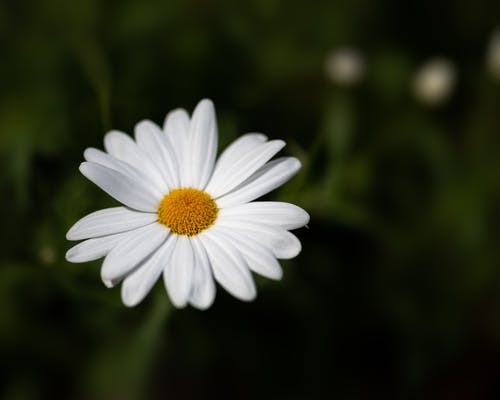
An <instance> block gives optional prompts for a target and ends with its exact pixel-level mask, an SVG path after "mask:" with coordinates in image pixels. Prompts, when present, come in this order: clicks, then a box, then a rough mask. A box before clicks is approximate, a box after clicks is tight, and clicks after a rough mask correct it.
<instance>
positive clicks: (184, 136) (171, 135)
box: [163, 108, 189, 186]
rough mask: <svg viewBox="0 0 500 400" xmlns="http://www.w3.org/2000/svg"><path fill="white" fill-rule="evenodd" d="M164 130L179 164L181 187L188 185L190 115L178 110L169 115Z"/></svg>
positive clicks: (180, 109)
mask: <svg viewBox="0 0 500 400" xmlns="http://www.w3.org/2000/svg"><path fill="white" fill-rule="evenodd" d="M163 130H164V131H165V136H166V137H167V140H169V141H170V143H171V144H172V147H173V149H174V152H175V154H176V156H177V161H178V163H179V179H180V183H181V186H186V185H187V175H188V174H187V172H186V167H187V161H186V151H187V145H188V132H189V115H188V113H187V112H186V110H183V109H182V108H178V109H176V110H173V111H171V112H169V113H168V114H167V117H166V118H165V123H164V124H163Z"/></svg>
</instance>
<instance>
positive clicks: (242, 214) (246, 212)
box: [219, 201, 309, 229]
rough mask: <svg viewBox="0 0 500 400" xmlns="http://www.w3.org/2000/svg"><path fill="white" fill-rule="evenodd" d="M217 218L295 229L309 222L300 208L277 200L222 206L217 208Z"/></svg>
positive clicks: (306, 214) (305, 213)
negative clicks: (219, 208)
mask: <svg viewBox="0 0 500 400" xmlns="http://www.w3.org/2000/svg"><path fill="white" fill-rule="evenodd" d="M219 218H229V219H233V220H239V221H250V222H255V223H259V224H265V225H273V226H279V227H281V228H283V229H297V228H300V227H302V226H304V225H307V223H308V222H309V214H308V213H307V212H305V211H304V210H303V209H302V208H300V207H297V206H296V205H294V204H291V203H284V202H279V201H254V202H251V203H246V204H241V205H239V206H235V207H229V208H223V209H221V210H219Z"/></svg>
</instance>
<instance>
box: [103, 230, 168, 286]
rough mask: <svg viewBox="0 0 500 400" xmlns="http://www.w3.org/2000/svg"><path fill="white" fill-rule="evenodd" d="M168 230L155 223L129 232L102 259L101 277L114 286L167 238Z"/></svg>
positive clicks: (105, 282) (107, 284)
mask: <svg viewBox="0 0 500 400" xmlns="http://www.w3.org/2000/svg"><path fill="white" fill-rule="evenodd" d="M168 234H169V230H168V229H167V228H166V227H165V226H163V225H161V224H157V223H153V224H150V225H146V226H144V227H142V228H138V229H136V230H133V231H131V232H130V233H129V235H128V236H127V237H125V239H124V240H122V241H121V242H120V243H119V244H118V245H117V246H116V247H115V248H113V250H111V251H110V252H109V254H108V255H107V256H106V258H105V259H104V262H103V264H102V268H101V278H102V281H103V282H104V284H105V285H106V286H108V287H112V286H114V285H115V284H116V283H117V282H118V281H120V280H121V279H122V278H123V277H124V276H125V275H127V274H128V273H129V272H130V271H132V270H133V269H134V268H135V267H136V266H137V264H139V263H140V262H141V261H143V260H144V259H146V257H148V256H149V255H150V254H152V253H153V252H154V251H155V250H156V249H157V248H158V247H159V246H160V245H161V244H162V243H163V242H164V241H165V240H166V238H167V236H168Z"/></svg>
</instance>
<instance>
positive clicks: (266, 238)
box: [217, 218, 302, 259]
mask: <svg viewBox="0 0 500 400" xmlns="http://www.w3.org/2000/svg"><path fill="white" fill-rule="evenodd" d="M217 224H218V225H219V226H221V227H226V228H230V229H232V230H234V231H235V232H237V233H240V234H242V235H244V236H245V237H247V238H249V239H251V240H254V241H256V242H257V243H260V244H261V245H262V246H264V247H266V248H268V249H270V250H271V251H272V252H273V254H274V256H275V257H276V258H280V259H289V258H294V257H296V256H297V255H298V254H299V253H300V251H301V250H302V246H301V244H300V241H299V239H297V237H296V236H295V235H294V234H293V233H291V232H288V231H287V230H285V229H282V228H279V227H274V226H269V225H264V224H257V223H253V222H247V221H235V220H231V219H227V218H219V219H218V220H217Z"/></svg>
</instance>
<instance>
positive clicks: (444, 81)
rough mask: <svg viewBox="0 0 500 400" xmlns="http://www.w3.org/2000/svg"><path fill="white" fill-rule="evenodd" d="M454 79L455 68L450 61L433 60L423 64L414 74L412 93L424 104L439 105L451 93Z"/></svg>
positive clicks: (443, 59) (440, 58)
mask: <svg viewBox="0 0 500 400" xmlns="http://www.w3.org/2000/svg"><path fill="white" fill-rule="evenodd" d="M456 77H457V72H456V70H455V66H454V65H453V63H452V62H451V61H450V60H448V59H446V58H442V57H437V58H433V59H431V60H429V61H427V62H426V63H425V64H423V65H422V66H421V67H420V68H419V69H418V71H417V73H416V74H415V76H414V78H413V82H412V89H413V93H414V94H415V97H416V98H417V99H418V100H419V101H421V102H422V103H424V104H427V105H429V106H437V105H440V104H442V103H444V102H445V101H446V100H447V99H448V98H449V97H450V95H451V93H452V92H453V89H454V86H455V81H456Z"/></svg>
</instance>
